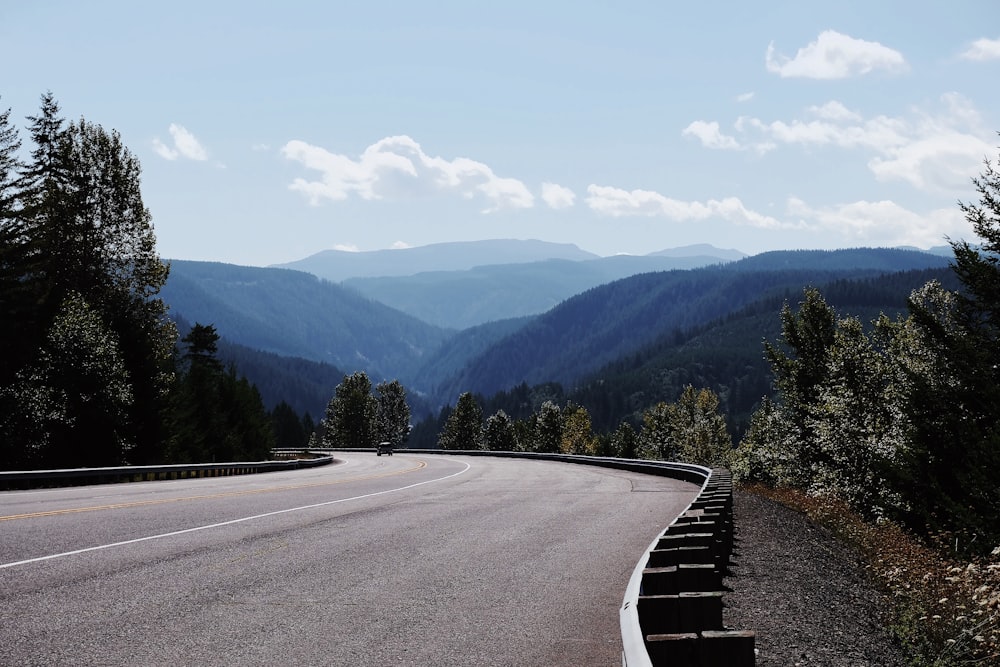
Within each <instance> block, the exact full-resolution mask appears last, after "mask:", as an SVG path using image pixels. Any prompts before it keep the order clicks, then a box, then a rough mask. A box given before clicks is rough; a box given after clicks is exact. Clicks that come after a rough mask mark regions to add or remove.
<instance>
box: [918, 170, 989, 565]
mask: <svg viewBox="0 0 1000 667" xmlns="http://www.w3.org/2000/svg"><path fill="white" fill-rule="evenodd" d="M973 184H974V186H975V189H976V191H977V192H978V194H979V201H978V202H975V203H962V204H960V207H961V210H962V212H963V213H964V214H965V217H966V220H968V222H969V223H970V224H971V225H972V227H973V229H974V231H975V233H976V235H977V236H979V238H980V239H982V244H981V245H980V247H978V248H977V247H973V246H972V245H971V244H969V243H968V242H965V241H961V242H954V243H952V249H953V251H954V253H955V261H954V270H955V273H956V275H957V276H958V279H959V280H960V281H961V284H962V289H961V290H960V291H959V292H958V293H956V294H955V295H953V296H949V295H946V294H942V293H940V291H939V290H935V289H933V287H931V288H929V289H928V290H925V291H924V292H923V293H919V294H915V295H914V298H913V299H911V311H912V314H913V320H914V323H915V325H916V326H917V327H918V328H919V330H920V339H919V340H920V341H921V342H922V343H924V345H923V347H922V348H920V350H921V351H922V352H924V355H923V357H924V358H917V359H914V358H913V356H912V355H911V356H910V357H908V358H907V360H908V362H909V363H908V364H907V365H906V369H907V373H906V379H907V380H908V382H909V391H908V394H907V400H906V402H905V405H904V408H903V409H904V411H905V415H906V417H907V419H908V420H909V421H910V424H911V425H912V428H911V431H910V433H909V440H910V446H909V448H908V449H907V451H906V452H905V459H904V466H903V473H904V479H903V483H906V484H909V485H918V486H919V488H921V489H922V491H923V492H922V493H921V494H920V495H919V496H918V497H915V498H914V499H913V501H912V503H911V511H910V513H909V514H908V516H907V519H908V522H909V523H910V524H911V525H921V524H923V525H926V526H928V527H929V528H930V529H931V530H934V531H947V532H949V533H953V534H954V535H955V537H956V539H957V541H958V543H959V545H960V548H964V549H969V550H971V551H973V552H978V553H984V552H985V550H988V549H989V548H990V547H993V546H996V544H1000V514H998V513H997V511H996V508H997V507H1000V476H998V473H997V470H1000V415H998V411H997V405H1000V264H998V262H1000V259H998V258H1000V173H998V172H997V170H996V169H995V168H994V166H993V164H992V163H991V162H990V161H989V160H987V161H986V163H985V168H984V171H983V173H982V174H981V175H980V177H979V178H976V179H974V180H973Z"/></svg>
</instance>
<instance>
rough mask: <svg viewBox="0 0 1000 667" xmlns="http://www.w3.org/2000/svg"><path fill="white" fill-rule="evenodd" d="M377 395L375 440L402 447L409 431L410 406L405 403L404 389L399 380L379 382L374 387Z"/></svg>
mask: <svg viewBox="0 0 1000 667" xmlns="http://www.w3.org/2000/svg"><path fill="white" fill-rule="evenodd" d="M375 391H376V392H377V393H378V396H377V399H376V400H377V401H378V404H377V409H376V411H375V414H376V418H375V420H376V427H375V429H376V436H375V437H376V440H377V441H378V442H388V443H391V444H392V446H393V447H402V445H403V442H404V441H405V440H406V436H407V435H408V434H409V432H410V407H409V406H408V405H407V404H406V390H405V389H404V388H403V385H402V384H400V382H399V380H393V381H392V382H380V383H379V384H378V385H376V387H375Z"/></svg>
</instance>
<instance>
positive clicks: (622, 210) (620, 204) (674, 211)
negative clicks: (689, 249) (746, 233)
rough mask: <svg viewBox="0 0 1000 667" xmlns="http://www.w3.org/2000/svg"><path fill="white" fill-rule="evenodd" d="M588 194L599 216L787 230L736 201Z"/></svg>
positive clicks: (606, 191)
mask: <svg viewBox="0 0 1000 667" xmlns="http://www.w3.org/2000/svg"><path fill="white" fill-rule="evenodd" d="M587 193H588V195H589V196H588V197H587V199H586V202H587V206H589V207H590V208H591V209H592V210H593V211H596V212H597V213H600V214H603V215H609V216H611V217H614V218H620V217H625V216H645V217H663V218H667V219H669V220H673V221H675V222H686V221H689V220H706V219H708V218H722V219H724V220H728V221H729V222H735V223H738V224H746V225H750V226H752V227H760V228H766V229H774V228H781V227H786V225H785V224H784V223H782V222H781V221H779V220H776V219H774V218H772V217H770V216H766V215H762V214H760V213H757V212H755V211H751V210H749V209H747V208H746V207H745V206H744V205H743V202H741V201H740V200H739V199H738V198H736V197H726V198H725V199H721V200H720V199H710V200H709V201H707V202H704V203H703V202H697V201H695V202H687V201H680V200H678V199H671V198H670V197H665V196H664V195H661V194H660V193H658V192H654V191H651V190H622V189H620V188H614V187H609V186H603V185H590V186H588V187H587Z"/></svg>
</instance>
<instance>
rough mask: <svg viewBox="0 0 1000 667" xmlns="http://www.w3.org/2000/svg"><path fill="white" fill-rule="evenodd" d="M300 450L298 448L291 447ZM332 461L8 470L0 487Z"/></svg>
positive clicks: (241, 471)
mask: <svg viewBox="0 0 1000 667" xmlns="http://www.w3.org/2000/svg"><path fill="white" fill-rule="evenodd" d="M295 451H297V452H301V451H302V450H295ZM330 463H333V456H332V455H330V456H323V457H320V458H314V459H293V460H289V461H256V462H230V463H189V464H178V465H161V466H121V467H117V468H64V469H60V470H12V471H4V472H0V489H2V490H9V489H23V488H28V487H37V486H73V485H77V484H105V483H112V482H144V481H153V480H158V479H187V478H193V477H223V476H229V475H250V474H255V473H261V472H275V471H278V470H295V469H297V468H315V467H317V466H322V465H327V464H330Z"/></svg>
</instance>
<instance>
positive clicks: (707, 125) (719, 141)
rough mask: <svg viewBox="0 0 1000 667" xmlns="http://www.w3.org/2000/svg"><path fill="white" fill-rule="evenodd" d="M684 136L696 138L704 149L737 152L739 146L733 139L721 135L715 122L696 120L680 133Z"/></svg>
mask: <svg viewBox="0 0 1000 667" xmlns="http://www.w3.org/2000/svg"><path fill="white" fill-rule="evenodd" d="M681 134H682V135H684V136H691V137H696V138H698V139H700V140H701V144H702V145H703V146H705V147H706V148H718V149H722V150H739V148H740V144H739V142H737V141H736V139H734V138H733V137H731V136H729V135H725V134H722V132H721V131H720V130H719V124H718V123H717V122H715V121H711V122H706V121H703V120H696V121H694V122H693V123H691V124H690V125H688V126H687V127H685V128H684V131H683V132H681Z"/></svg>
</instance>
